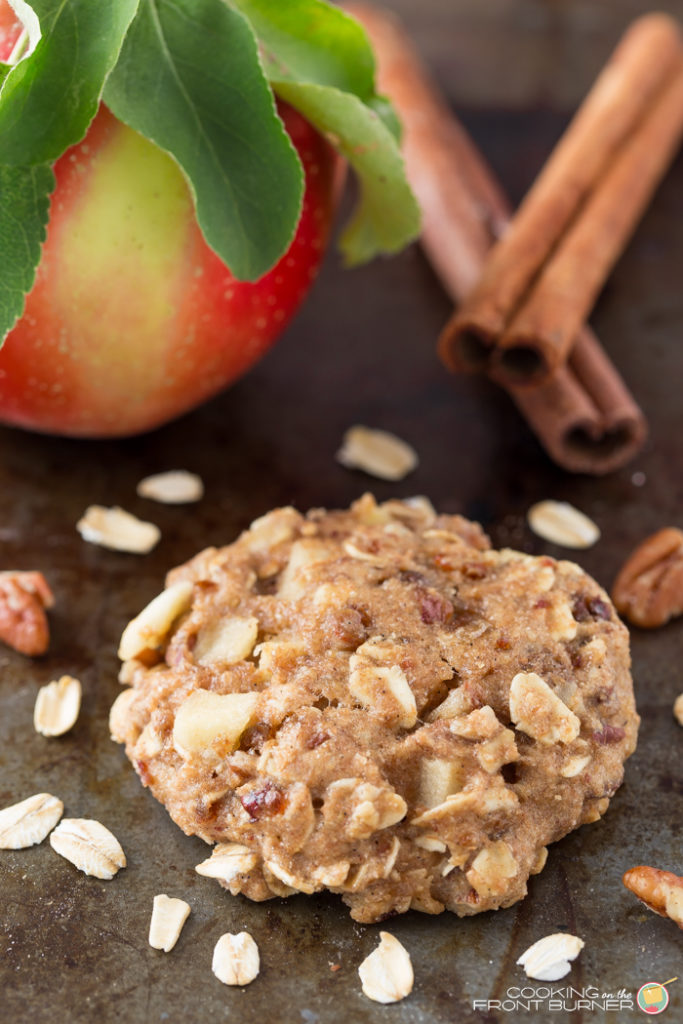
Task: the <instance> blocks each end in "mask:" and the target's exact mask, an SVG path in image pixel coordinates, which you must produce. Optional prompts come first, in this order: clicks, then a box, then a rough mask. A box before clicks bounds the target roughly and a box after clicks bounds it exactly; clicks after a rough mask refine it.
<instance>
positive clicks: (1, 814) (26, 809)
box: [0, 793, 64, 850]
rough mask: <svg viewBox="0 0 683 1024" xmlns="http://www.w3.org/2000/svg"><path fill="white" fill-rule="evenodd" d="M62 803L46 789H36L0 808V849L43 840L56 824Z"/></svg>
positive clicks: (16, 847)
mask: <svg viewBox="0 0 683 1024" xmlns="http://www.w3.org/2000/svg"><path fill="white" fill-rule="evenodd" d="M63 813H64V804H63V803H62V801H61V800H58V799H57V797H56V796H51V795H50V794H49V793H36V795H35V796H29V797H28V798H27V799H26V800H22V801H21V803H18V804H12V806H11V807H3V809H2V810H1V811H0V850H24V849H25V848H26V847H27V846H35V844H36V843H42V841H43V839H45V837H46V836H47V835H48V833H49V832H51V831H52V829H53V828H54V827H55V825H56V824H57V822H58V821H59V819H60V818H61V816H62V814H63Z"/></svg>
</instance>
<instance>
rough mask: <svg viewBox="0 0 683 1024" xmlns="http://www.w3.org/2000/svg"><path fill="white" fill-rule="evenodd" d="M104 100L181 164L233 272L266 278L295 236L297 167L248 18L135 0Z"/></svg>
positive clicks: (201, 1)
mask: <svg viewBox="0 0 683 1024" xmlns="http://www.w3.org/2000/svg"><path fill="white" fill-rule="evenodd" d="M104 100H105V102H106V103H107V105H108V106H109V107H110V108H111V109H112V111H113V112H114V114H115V115H116V116H117V117H118V118H119V119H120V120H122V121H125V122H126V123H127V124H129V125H130V126H131V127H132V128H135V129H136V130H137V131H139V132H141V133H142V134H143V135H146V136H147V138H148V139H151V140H152V141H153V142H155V143H156V144H157V145H158V146H160V147H161V148H162V149H164V150H166V151H167V152H168V153H170V154H171V156H173V157H174V158H175V160H176V161H177V162H178V164H179V165H180V167H181V168H182V170H183V172H184V173H185V176H186V177H187V179H188V182H189V185H190V188H191V190H192V192H193V195H194V199H195V209H196V213H197V220H198V221H199V225H200V227H201V229H202V232H203V234H204V237H205V239H206V241H207V243H208V244H209V245H210V246H211V248H212V249H214V251H215V252H216V253H217V254H218V256H220V258H221V259H222V260H223V261H224V263H226V264H227V265H228V266H229V267H230V269H231V270H232V272H233V273H234V274H235V276H236V277H238V278H241V279H243V280H248V281H253V280H256V279H257V278H259V277H261V276H262V275H263V274H265V272H266V271H267V270H269V269H270V268H271V267H272V266H273V264H274V263H276V262H277V260H278V259H279V257H280V256H282V255H283V253H284V252H285V251H286V250H287V248H288V246H289V243H290V242H291V240H292V238H293V237H294V232H295V230H296V225H297V222H298V219H299V214H300V211H301V202H302V195H303V171H302V169H301V164H300V162H299V158H298V156H297V154H296V151H295V149H294V147H293V145H292V143H291V141H290V139H289V136H288V135H287V133H286V132H285V130H284V127H283V124H282V121H281V120H280V118H279V117H278V115H277V111H276V108H275V101H274V97H273V94H272V92H271V90H270V88H269V86H268V82H267V79H266V77H265V75H264V73H263V68H262V66H261V63H260V60H259V56H258V47H257V42H256V38H255V36H254V34H253V32H252V29H251V27H250V26H249V22H248V21H247V20H246V18H244V17H243V16H242V14H240V12H239V11H236V10H233V9H232V8H231V7H229V6H228V5H227V4H226V3H225V2H223V0H140V8H139V11H138V14H137V16H136V18H135V20H134V22H133V24H132V25H131V28H130V31H129V33H128V35H127V37H126V40H125V43H124V45H123V49H122V51H121V57H120V59H119V62H118V64H117V66H116V68H115V69H114V71H113V72H112V74H111V75H110V77H109V80H108V81H107V84H106V87H105V91H104Z"/></svg>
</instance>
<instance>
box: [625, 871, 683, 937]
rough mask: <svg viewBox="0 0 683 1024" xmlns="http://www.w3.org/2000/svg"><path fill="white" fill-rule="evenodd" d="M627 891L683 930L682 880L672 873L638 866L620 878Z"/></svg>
mask: <svg viewBox="0 0 683 1024" xmlns="http://www.w3.org/2000/svg"><path fill="white" fill-rule="evenodd" d="M622 882H623V883H624V885H625V886H626V888H627V889H630V890H631V892H632V893H633V894H634V895H635V896H637V897H638V899H639V900H640V901H641V902H642V903H644V904H645V906H646V907H649V909H650V910H654V912H655V914H659V915H660V916H661V917H670V918H671V920H672V921H675V922H676V924H677V925H678V927H679V928H681V929H683V878H681V876H680V875H674V873H673V872H672V871H661V870H660V869H659V868H650V867H647V866H646V865H643V864H641V865H639V866H638V867H636V868H631V869H630V870H629V871H627V872H626V873H625V874H624V876H623V877H622Z"/></svg>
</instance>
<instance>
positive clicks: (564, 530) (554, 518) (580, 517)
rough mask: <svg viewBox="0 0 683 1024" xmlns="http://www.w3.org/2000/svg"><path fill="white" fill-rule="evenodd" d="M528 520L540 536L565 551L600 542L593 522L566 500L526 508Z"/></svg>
mask: <svg viewBox="0 0 683 1024" xmlns="http://www.w3.org/2000/svg"><path fill="white" fill-rule="evenodd" d="M527 521H528V523H529V526H530V527H531V529H532V530H533V531H534V533H536V534H538V536H539V537H543V539H544V540H549V541H550V542H551V543H553V544H559V545H561V546H562V547H565V548H589V547H591V546H592V545H593V544H595V542H596V541H597V540H599V539H600V530H599V529H598V527H597V526H596V525H595V523H594V522H593V520H592V519H589V518H588V516H586V515H584V513H583V512H579V510H578V509H577V508H574V506H573V505H570V504H568V503H567V502H566V501H539V502H538V504H536V505H532V506H531V508H530V509H529V511H528V513H527Z"/></svg>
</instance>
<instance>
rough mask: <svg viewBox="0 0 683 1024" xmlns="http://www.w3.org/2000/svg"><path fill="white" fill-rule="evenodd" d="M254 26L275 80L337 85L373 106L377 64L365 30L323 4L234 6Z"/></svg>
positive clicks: (249, 2)
mask: <svg viewBox="0 0 683 1024" xmlns="http://www.w3.org/2000/svg"><path fill="white" fill-rule="evenodd" d="M232 5H233V7H237V8H239V10H240V11H242V13H243V14H244V15H246V17H247V18H248V19H249V21H250V22H251V26H252V28H253V29H254V32H255V33H256V35H257V36H258V40H259V43H260V44H261V56H262V58H263V66H264V68H265V72H266V74H267V76H268V78H270V79H271V80H274V81H289V82H311V83H313V84H315V85H331V86H334V87H335V88H336V89H341V90H342V91H343V92H352V93H354V95H356V96H358V97H359V98H360V99H362V100H369V99H370V97H372V96H373V95H374V92H375V58H374V56H373V53H372V48H371V47H370V43H369V41H368V37H367V35H366V34H365V29H364V28H363V27H362V26H361V25H360V24H359V23H358V22H357V21H354V20H353V18H350V17H349V15H348V14H345V13H344V12H343V11H340V10H339V8H338V7H332V6H331V5H330V4H328V3H323V2H322V0H287V2H286V3H283V2H275V3H273V0H232Z"/></svg>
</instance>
